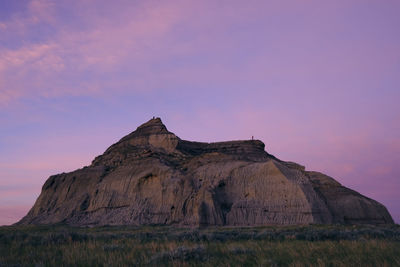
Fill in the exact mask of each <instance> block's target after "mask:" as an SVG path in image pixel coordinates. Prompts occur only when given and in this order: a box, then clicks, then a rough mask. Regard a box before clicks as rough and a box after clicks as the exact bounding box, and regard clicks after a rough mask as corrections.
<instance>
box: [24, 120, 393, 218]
mask: <svg viewBox="0 0 400 267" xmlns="http://www.w3.org/2000/svg"><path fill="white" fill-rule="evenodd" d="M54 223H66V224H69V225H78V226H83V225H146V224H176V225H188V226H208V225H229V226H256V225H289V224H332V223H373V224H376V223H393V220H392V218H391V216H390V214H389V213H388V211H387V210H386V208H385V207H384V206H383V205H381V204H380V203H378V202H376V201H374V200H372V199H370V198H367V197H365V196H362V195H361V194H359V193H357V192H355V191H353V190H350V189H348V188H346V187H344V186H342V185H341V184H339V183H338V182H337V181H335V180H334V179H333V178H331V177H329V176H326V175H324V174H322V173H318V172H310V171H306V170H305V168H304V167H303V166H301V165H298V164H296V163H293V162H285V161H281V160H279V159H277V158H275V157H274V156H272V155H270V154H268V153H267V152H266V151H265V150H264V143H263V142H261V141H259V140H245V141H231V142H219V143H201V142H190V141H185V140H181V139H180V138H179V137H177V136H176V135H175V134H173V133H171V132H169V131H168V130H167V128H166V127H165V125H164V124H163V123H162V122H161V120H160V119H159V118H155V119H152V120H150V121H148V122H147V123H145V124H143V125H141V126H139V127H138V128H137V130H136V131H134V132H132V133H131V134H129V135H127V136H125V137H124V138H122V139H121V140H120V141H119V142H117V143H116V144H114V145H112V146H111V147H109V148H108V149H107V150H106V151H105V152H104V154H103V155H101V156H98V157H96V158H95V159H94V160H93V162H92V164H91V165H90V166H87V167H84V168H82V169H79V170H76V171H73V172H70V173H62V174H57V175H54V176H51V177H50V178H49V179H48V180H47V181H46V183H45V184H44V185H43V188H42V192H41V194H40V196H39V198H38V199H37V200H36V203H35V204H34V206H33V207H32V209H31V210H30V211H29V213H28V214H27V215H26V216H25V217H24V218H23V219H22V220H21V221H20V222H19V224H54Z"/></svg>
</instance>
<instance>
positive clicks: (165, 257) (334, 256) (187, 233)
mask: <svg viewBox="0 0 400 267" xmlns="http://www.w3.org/2000/svg"><path fill="white" fill-rule="evenodd" d="M148 265H150V266H151V265H158V266H243V265H244V266H400V226H399V225H392V226H378V227H375V226H322V225H312V226H303V227H299V226H296V227H294V226H292V227H256V228H202V229H199V228H176V227H170V226H162V227H161V226H152V227H150V226H149V227H95V228H74V227H68V226H62V225H58V226H23V227H22V226H7V227H0V266H148Z"/></svg>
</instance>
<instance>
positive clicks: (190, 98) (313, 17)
mask: <svg viewBox="0 0 400 267" xmlns="http://www.w3.org/2000/svg"><path fill="white" fill-rule="evenodd" d="M328 2H329V3H328ZM399 14H400V1H397V0H376V1H368V0H360V1H353V0H343V1H341V0H335V1H319V0H316V1H297V0H296V1H282V0H277V1H267V0H262V1H233V0H229V1H214V0H212V1H211V0H210V1H206V0H202V1H188V0H184V1H151V0H150V1H149V0H146V1H132V0H121V1H108V0H107V1H106V0H104V1H97V0H96V1H94V0H76V1H73V0H68V1H66V0H65V1H62V0H58V1H47V0H33V1H29V0H19V1H15V0H2V1H0V169H1V171H0V225H2V224H10V223H14V222H16V221H17V220H18V219H20V218H21V217H22V216H23V215H25V213H26V212H27V211H28V210H29V208H30V207H31V206H32V205H33V203H34V201H35V199H36V198H37V197H38V195H39V193H40V189H41V186H42V184H43V183H44V182H45V180H46V179H47V178H48V176H50V175H52V174H56V173H60V172H67V171H72V170H74V169H77V168H80V167H82V166H84V165H88V164H90V162H91V160H92V159H93V158H94V157H95V156H96V155H99V154H101V153H103V152H104V150H105V149H106V148H107V147H108V146H109V145H111V144H112V143H114V142H116V141H117V140H119V139H120V138H121V137H122V136H124V135H126V134H128V133H129V132H131V131H133V130H135V129H136V127H137V126H138V125H140V124H141V123H143V122H145V121H147V120H148V119H150V118H151V117H152V116H159V117H161V118H162V120H163V122H164V123H165V124H166V125H167V127H168V129H169V130H170V131H172V132H174V133H176V134H177V135H178V136H179V137H181V138H183V139H188V140H198V141H208V142H212V141H222V140H234V139H248V138H251V136H252V135H254V136H255V138H257V139H261V140H262V141H264V143H265V144H266V150H267V151H268V152H269V153H272V154H274V155H275V156H277V157H278V158H280V159H282V160H290V161H295V162H298V163H300V164H303V165H305V166H306V169H307V170H317V171H321V172H324V173H326V174H328V175H330V176H333V177H334V178H335V179H337V180H338V181H339V182H340V183H342V184H343V185H345V186H347V187H350V188H352V189H355V190H357V191H358V192H360V193H362V194H364V195H366V196H368V197H371V198H373V199H376V200H378V201H380V202H381V203H383V204H384V205H385V206H386V207H387V208H388V209H389V211H390V213H391V214H392V216H393V217H394V219H395V221H396V222H397V223H399V222H400V193H399V192H400V168H399V164H400V104H399V101H400V34H399V29H400V16H399Z"/></svg>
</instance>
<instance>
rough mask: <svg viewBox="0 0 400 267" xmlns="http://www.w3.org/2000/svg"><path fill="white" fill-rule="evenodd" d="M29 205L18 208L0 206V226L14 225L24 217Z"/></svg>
mask: <svg viewBox="0 0 400 267" xmlns="http://www.w3.org/2000/svg"><path fill="white" fill-rule="evenodd" d="M30 208H31V206H30V205H18V206H7V207H2V206H0V214H1V215H0V225H10V224H13V223H16V222H17V221H18V220H20V219H21V218H22V217H23V216H25V215H26V214H27V213H28V211H29V209H30Z"/></svg>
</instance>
